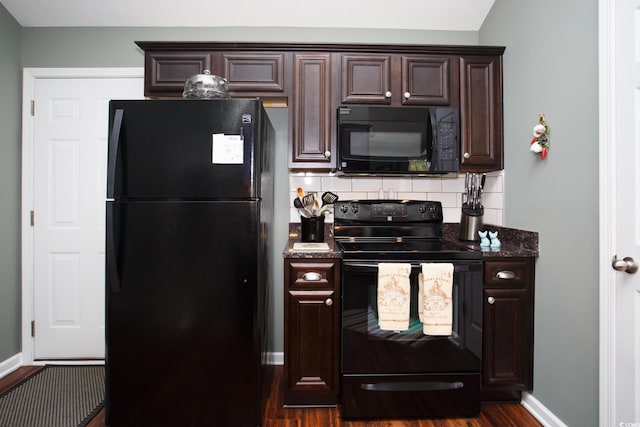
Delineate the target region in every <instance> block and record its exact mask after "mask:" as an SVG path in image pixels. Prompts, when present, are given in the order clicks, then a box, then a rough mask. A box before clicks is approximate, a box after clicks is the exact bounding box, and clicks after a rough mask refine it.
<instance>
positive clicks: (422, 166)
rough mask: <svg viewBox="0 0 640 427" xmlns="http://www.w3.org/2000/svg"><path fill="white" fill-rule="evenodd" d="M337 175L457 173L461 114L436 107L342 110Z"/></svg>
mask: <svg viewBox="0 0 640 427" xmlns="http://www.w3.org/2000/svg"><path fill="white" fill-rule="evenodd" d="M337 126H338V129H337V142H338V147H337V148H338V157H337V173H338V174H344V175H349V174H353V175H357V174H362V175H426V174H446V173H450V172H458V170H459V168H460V114H459V112H458V110H457V109H453V108H440V107H370V106H340V107H338V119H337Z"/></svg>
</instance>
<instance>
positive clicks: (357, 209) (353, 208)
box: [351, 205, 360, 213]
mask: <svg viewBox="0 0 640 427" xmlns="http://www.w3.org/2000/svg"><path fill="white" fill-rule="evenodd" d="M359 210H360V208H359V207H358V205H351V212H353V213H358V211H359Z"/></svg>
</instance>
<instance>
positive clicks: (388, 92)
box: [384, 90, 392, 98]
mask: <svg viewBox="0 0 640 427" xmlns="http://www.w3.org/2000/svg"><path fill="white" fill-rule="evenodd" d="M391 95H392V94H391V91H390V90H388V91H386V92H385V93H384V96H385V98H391Z"/></svg>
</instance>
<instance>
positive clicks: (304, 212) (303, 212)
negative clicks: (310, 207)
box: [293, 197, 311, 218]
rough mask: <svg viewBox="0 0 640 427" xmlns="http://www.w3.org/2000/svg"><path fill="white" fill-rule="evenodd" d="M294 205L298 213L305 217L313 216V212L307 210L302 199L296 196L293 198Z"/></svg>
mask: <svg viewBox="0 0 640 427" xmlns="http://www.w3.org/2000/svg"><path fill="white" fill-rule="evenodd" d="M293 206H294V207H295V208H296V209H297V210H298V213H299V214H300V215H301V216H303V217H305V218H311V212H309V211H307V210H306V209H305V208H304V206H303V205H302V201H301V200H300V199H299V198H297V197H296V198H295V199H293Z"/></svg>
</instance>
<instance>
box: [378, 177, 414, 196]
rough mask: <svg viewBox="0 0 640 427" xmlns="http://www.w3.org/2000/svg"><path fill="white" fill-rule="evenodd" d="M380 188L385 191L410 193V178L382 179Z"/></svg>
mask: <svg viewBox="0 0 640 427" xmlns="http://www.w3.org/2000/svg"><path fill="white" fill-rule="evenodd" d="M382 188H384V190H385V191H389V190H392V191H393V192H396V193H397V192H398V191H411V178H387V177H384V178H382Z"/></svg>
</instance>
